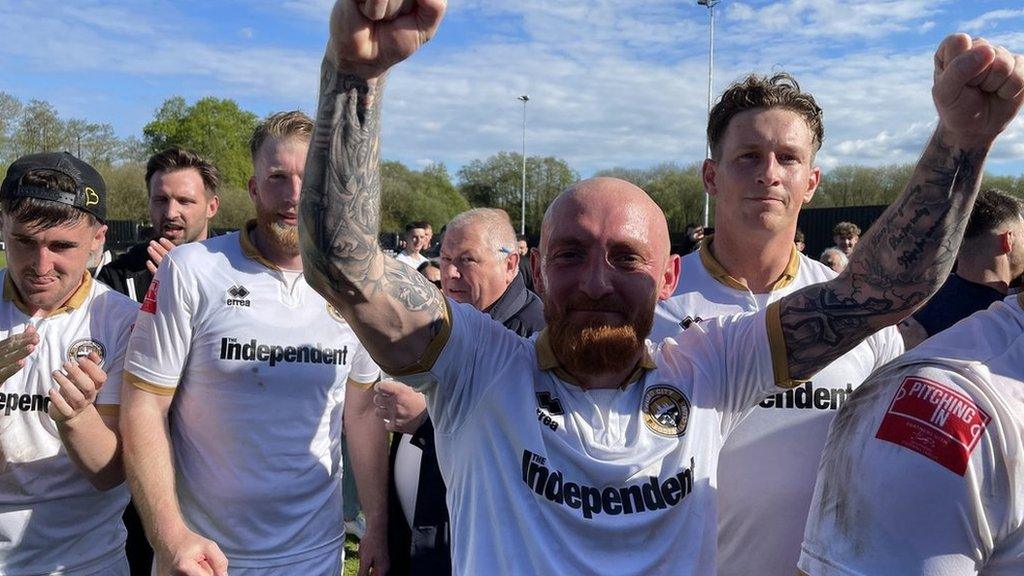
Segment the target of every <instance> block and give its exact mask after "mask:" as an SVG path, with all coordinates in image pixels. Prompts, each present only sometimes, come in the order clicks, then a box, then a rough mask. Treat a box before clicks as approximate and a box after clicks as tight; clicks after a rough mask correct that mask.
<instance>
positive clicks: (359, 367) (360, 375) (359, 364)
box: [348, 344, 381, 385]
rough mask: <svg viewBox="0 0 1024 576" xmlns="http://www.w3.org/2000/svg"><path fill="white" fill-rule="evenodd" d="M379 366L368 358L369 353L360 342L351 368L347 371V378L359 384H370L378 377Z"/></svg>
mask: <svg viewBox="0 0 1024 576" xmlns="http://www.w3.org/2000/svg"><path fill="white" fill-rule="evenodd" d="M380 375H381V372H380V367H378V366H377V363H376V362H374V361H373V358H370V353H369V352H367V351H366V348H363V345H362V344H360V345H359V346H357V347H356V353H355V355H354V356H353V359H352V368H351V369H350V370H349V372H348V378H349V380H352V381H353V382H357V383H359V384H367V385H372V384H373V383H374V382H376V381H377V379H378V378H380Z"/></svg>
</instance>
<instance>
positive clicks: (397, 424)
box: [373, 380, 427, 434]
mask: <svg viewBox="0 0 1024 576" xmlns="http://www.w3.org/2000/svg"><path fill="white" fill-rule="evenodd" d="M373 390H374V395H373V405H374V406H376V407H377V410H376V413H377V416H379V417H380V418H381V419H382V420H384V425H385V427H386V428H387V429H388V431H389V432H401V433H403V434H415V433H416V430H418V429H419V427H420V426H422V425H423V422H425V421H426V420H427V399H426V397H425V396H423V394H420V393H419V392H417V391H415V390H413V389H412V388H410V387H408V386H406V385H405V384H402V383H401V382H396V381H394V380H381V381H380V382H378V383H377V384H376V385H375V386H374V387H373Z"/></svg>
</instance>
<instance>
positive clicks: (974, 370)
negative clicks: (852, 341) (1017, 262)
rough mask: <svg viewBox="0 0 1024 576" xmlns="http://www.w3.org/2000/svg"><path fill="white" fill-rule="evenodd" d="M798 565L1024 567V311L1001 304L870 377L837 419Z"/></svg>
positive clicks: (940, 571)
mask: <svg viewBox="0 0 1024 576" xmlns="http://www.w3.org/2000/svg"><path fill="white" fill-rule="evenodd" d="M799 566H800V569H801V570H803V571H804V572H805V573H807V574H810V575H812V576H831V575H854V574H872V575H875V574H880V575H882V574H899V575H903V574H914V575H919V576H966V575H976V574H977V575H983V576H1010V575H1013V576H1019V575H1020V574H1024V310H1022V309H1021V303H1020V300H1019V299H1018V297H1017V296H1012V297H1010V298H1008V299H1006V300H1005V301H1003V302H997V303H995V304H993V305H992V307H991V308H989V309H988V310H986V311H982V312H978V313H976V314H974V315H972V316H970V317H969V318H968V319H966V320H962V321H961V322H960V323H959V324H957V325H956V326H954V327H953V328H950V329H948V330H946V331H944V332H940V333H939V334H937V335H935V336H933V337H932V338H931V339H929V340H928V341H926V342H925V343H923V344H922V345H921V346H919V347H917V348H915V349H914V350H912V351H910V352H908V353H907V354H905V355H904V356H903V357H902V358H900V359H899V360H897V361H896V362H893V363H892V364H890V365H889V366H886V367H885V368H884V369H882V370H880V371H879V372H878V373H876V374H874V375H873V376H872V377H871V379H870V380H869V381H868V382H866V383H865V384H864V386H862V387H861V389H860V390H859V391H858V392H857V394H855V395H854V396H853V398H852V399H851V400H850V401H849V402H848V403H847V404H846V407H845V408H843V410H842V412H840V414H839V415H838V416H837V417H836V420H835V424H834V425H833V427H832V431H831V433H830V434H829V438H828V443H827V445H826V446H825V452H824V454H823V455H822V460H821V469H820V471H819V475H818V484H817V486H816V488H815V492H814V502H813V503H812V504H811V514H810V516H809V517H808V519H807V530H806V532H805V533H804V544H803V550H802V553H801V555H800V564H799Z"/></svg>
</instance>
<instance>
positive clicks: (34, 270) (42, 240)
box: [0, 214, 107, 314]
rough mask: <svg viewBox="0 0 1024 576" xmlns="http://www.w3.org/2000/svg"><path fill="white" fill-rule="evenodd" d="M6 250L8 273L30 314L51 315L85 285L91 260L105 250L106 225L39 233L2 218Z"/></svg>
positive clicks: (77, 225)
mask: <svg viewBox="0 0 1024 576" xmlns="http://www.w3.org/2000/svg"><path fill="white" fill-rule="evenodd" d="M0 222H2V225H3V239H4V243H5V244H6V246H7V273H8V274H10V275H11V279H12V280H13V282H14V286H15V287H16V288H17V289H18V295H19V296H21V299H22V300H23V301H24V302H25V303H26V304H27V305H28V307H29V309H30V311H31V312H32V313H33V314H35V313H37V312H43V313H49V312H52V311H54V310H56V309H58V308H60V307H61V306H62V305H64V303H65V302H67V300H68V299H69V298H71V296H72V295H73V294H74V293H75V290H77V289H78V287H79V286H80V285H81V283H82V278H83V277H84V275H85V271H86V267H87V266H88V263H89V256H90V254H92V253H93V252H97V251H99V250H100V249H101V248H102V247H103V242H104V240H105V239H106V233H107V227H106V226H105V225H99V224H97V225H96V226H92V225H90V224H89V220H88V219H87V218H82V219H80V220H78V221H77V222H75V223H73V224H66V225H64V226H59V227H53V228H46V229H39V228H33V227H31V226H28V225H26V224H25V223H22V222H18V221H17V220H15V219H13V218H11V217H10V216H9V215H8V214H4V215H3V216H0Z"/></svg>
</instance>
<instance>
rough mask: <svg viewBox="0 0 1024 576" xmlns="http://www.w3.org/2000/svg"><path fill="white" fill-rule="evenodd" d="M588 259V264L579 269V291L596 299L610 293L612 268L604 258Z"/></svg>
mask: <svg viewBox="0 0 1024 576" xmlns="http://www.w3.org/2000/svg"><path fill="white" fill-rule="evenodd" d="M589 260H590V264H589V265H588V266H585V267H584V269H583V270H581V272H582V274H583V277H582V278H580V292H583V294H585V295H586V296H588V297H590V298H591V299H594V300H597V299H599V298H602V297H604V296H607V295H608V294H610V293H611V291H612V284H611V274H612V271H613V270H612V266H611V264H609V263H608V262H607V261H606V260H605V259H604V258H596V257H592V258H590V259H589Z"/></svg>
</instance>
